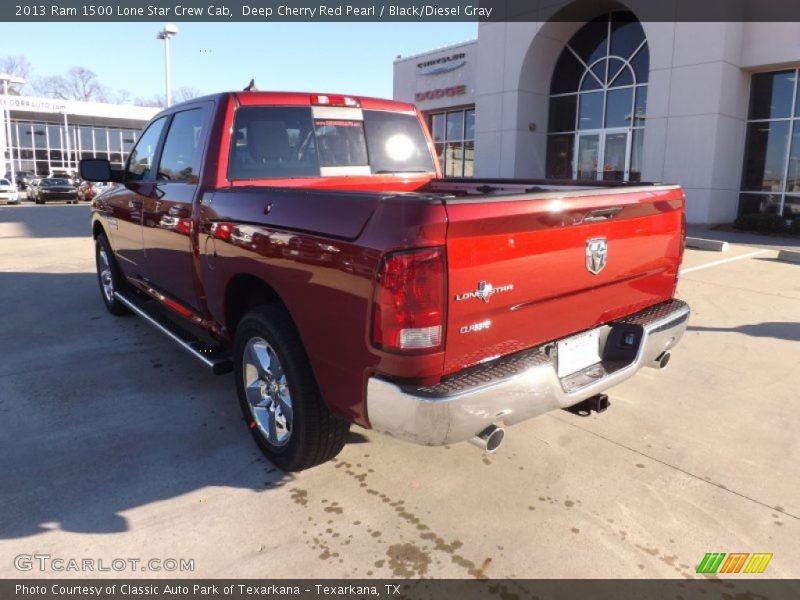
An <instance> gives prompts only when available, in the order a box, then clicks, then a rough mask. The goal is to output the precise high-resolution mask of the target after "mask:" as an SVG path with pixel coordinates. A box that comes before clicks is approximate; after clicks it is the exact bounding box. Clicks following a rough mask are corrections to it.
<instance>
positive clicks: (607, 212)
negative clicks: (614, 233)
mask: <svg viewBox="0 0 800 600" xmlns="http://www.w3.org/2000/svg"><path fill="white" fill-rule="evenodd" d="M621 210H622V207H621V206H612V207H611V208H598V209H597V210H593V211H591V212H589V213H586V216H585V217H583V221H582V222H583V223H595V222H597V221H608V220H609V219H613V218H614V216H616V214H617V213H618V212H619V211H621Z"/></svg>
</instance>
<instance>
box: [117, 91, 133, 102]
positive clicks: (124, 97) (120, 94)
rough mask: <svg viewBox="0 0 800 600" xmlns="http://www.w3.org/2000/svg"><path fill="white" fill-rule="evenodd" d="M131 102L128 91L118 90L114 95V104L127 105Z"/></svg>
mask: <svg viewBox="0 0 800 600" xmlns="http://www.w3.org/2000/svg"><path fill="white" fill-rule="evenodd" d="M130 101H131V93H130V92H129V91H128V90H119V91H117V92H116V93H115V94H114V104H128V103H129V102H130Z"/></svg>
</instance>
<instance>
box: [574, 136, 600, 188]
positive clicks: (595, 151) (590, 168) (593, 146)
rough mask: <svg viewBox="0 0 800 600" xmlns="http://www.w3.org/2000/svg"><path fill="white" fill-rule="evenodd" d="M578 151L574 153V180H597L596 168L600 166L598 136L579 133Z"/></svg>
mask: <svg viewBox="0 0 800 600" xmlns="http://www.w3.org/2000/svg"><path fill="white" fill-rule="evenodd" d="M577 137H578V143H577V144H576V146H577V147H578V151H577V152H576V153H575V167H574V169H573V170H574V172H573V174H572V176H573V177H574V178H575V179H597V166H598V165H599V164H600V134H599V133H579V134H578V136H577Z"/></svg>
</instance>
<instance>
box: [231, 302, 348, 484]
mask: <svg viewBox="0 0 800 600" xmlns="http://www.w3.org/2000/svg"><path fill="white" fill-rule="evenodd" d="M234 372H235V376H236V391H237V392H238V395H239V402H240V404H241V407H242V412H243V413H244V418H245V422H246V423H247V424H248V427H249V428H250V431H251V433H252V434H253V437H254V438H255V440H256V443H257V444H258V446H259V448H261V451H262V452H263V453H264V455H265V456H266V457H267V458H268V459H269V460H270V461H271V462H272V463H273V464H274V465H276V466H277V467H279V468H281V469H283V470H284V471H302V470H303V469H308V468H311V467H313V466H316V465H319V464H321V463H324V462H327V461H329V460H331V459H332V458H334V457H335V456H336V455H337V454H339V452H340V451H341V450H342V448H343V447H344V438H345V435H346V434H347V431H348V430H349V428H350V424H349V423H348V422H347V421H345V420H344V419H342V418H340V417H337V416H336V415H334V414H333V413H331V412H330V410H328V407H327V406H326V405H325V402H324V401H323V400H322V396H321V395H320V393H319V389H318V388H317V383H316V380H315V379H314V374H313V373H312V371H311V366H310V365H309V362H308V357H307V356H306V353H305V350H304V349H303V345H302V343H301V341H300V338H299V336H298V335H297V332H296V331H295V329H294V326H293V325H292V322H291V320H290V318H289V316H288V314H286V311H285V310H284V309H283V308H282V307H280V306H274V305H268V306H263V307H259V308H257V309H254V310H252V311H251V312H249V313H247V314H246V315H245V316H244V317H243V318H242V320H241V322H240V323H239V326H238V327H237V329H236V338H235V341H234Z"/></svg>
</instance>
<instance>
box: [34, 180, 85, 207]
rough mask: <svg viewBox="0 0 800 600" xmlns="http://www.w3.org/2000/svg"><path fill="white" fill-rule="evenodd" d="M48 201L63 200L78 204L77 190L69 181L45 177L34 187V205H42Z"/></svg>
mask: <svg viewBox="0 0 800 600" xmlns="http://www.w3.org/2000/svg"><path fill="white" fill-rule="evenodd" d="M48 200H65V201H66V202H67V204H69V203H70V202H72V203H74V204H77V203H78V190H77V188H76V187H75V185H74V184H73V183H72V182H71V181H70V180H69V179H64V178H61V177H47V178H45V179H42V180H41V181H40V182H39V185H37V186H36V199H35V200H34V202H36V204H44V203H45V202H47V201H48Z"/></svg>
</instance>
